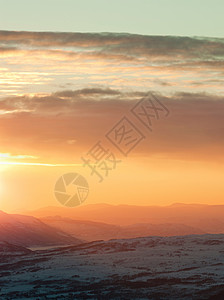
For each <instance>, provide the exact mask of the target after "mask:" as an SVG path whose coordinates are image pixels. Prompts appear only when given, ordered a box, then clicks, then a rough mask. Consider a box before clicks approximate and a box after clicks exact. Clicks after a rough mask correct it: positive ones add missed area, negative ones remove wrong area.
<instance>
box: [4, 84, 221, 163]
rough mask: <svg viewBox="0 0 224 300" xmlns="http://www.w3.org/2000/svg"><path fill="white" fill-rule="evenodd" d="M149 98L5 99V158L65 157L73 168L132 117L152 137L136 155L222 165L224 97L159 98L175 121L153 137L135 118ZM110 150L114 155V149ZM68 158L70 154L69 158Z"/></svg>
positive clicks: (105, 94) (82, 93) (86, 92)
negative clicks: (73, 161) (74, 160)
mask: <svg viewBox="0 0 224 300" xmlns="http://www.w3.org/2000/svg"><path fill="white" fill-rule="evenodd" d="M146 95H147V93H145V92H137V91H136V92H122V91H120V90H115V89H100V88H95V89H80V90H65V91H61V92H57V93H52V94H49V95H45V96H41V95H36V96H32V97H31V96H17V97H8V98H5V99H4V100H2V101H1V102H0V111H1V112H2V114H1V115H0V128H2V131H1V137H0V142H1V145H2V149H3V151H2V152H11V153H13V154H14V155H16V154H17V155H18V154H20V153H21V151H22V150H23V151H26V153H29V154H30V155H33V156H41V155H42V156H43V157H45V159H46V157H47V156H49V154H50V153H51V156H52V157H54V158H57V157H60V159H61V161H60V162H68V161H67V160H66V159H68V160H69V159H70V160H71V158H72V157H74V156H76V157H79V156H81V153H82V152H84V151H86V152H87V151H88V150H89V148H90V146H92V145H93V144H94V143H95V142H97V141H98V140H100V139H102V138H104V135H105V134H106V132H107V131H108V130H109V129H110V128H111V127H112V126H113V125H114V124H115V123H117V122H118V121H119V120H120V119H121V118H122V117H123V116H124V115H127V116H128V117H129V118H130V119H131V120H132V121H133V122H134V123H135V124H136V126H138V127H139V129H140V130H141V131H142V132H143V134H144V135H145V136H146V137H147V138H146V140H145V141H144V142H143V143H142V144H141V145H140V146H139V147H137V148H136V149H135V151H134V154H135V155H141V156H148V157H150V156H161V157H166V158H167V157H171V158H175V159H177V158H179V159H180V158H181V159H193V160H194V159H196V160H198V159H208V160H217V159H218V160H220V159H221V157H222V152H223V146H224V133H223V127H224V123H223V111H224V98H223V97H220V96H215V95H209V94H190V93H177V94H175V95H173V96H172V97H171V96H162V95H158V98H159V99H160V101H162V102H163V103H164V104H165V105H166V106H167V107H168V108H169V110H170V116H169V118H166V119H164V120H161V122H159V121H158V122H155V128H154V129H153V132H152V133H150V132H148V131H147V129H145V128H144V127H142V125H141V124H140V123H139V122H138V120H136V119H135V118H134V116H133V115H132V114H131V113H130V109H131V108H132V107H133V106H134V105H135V104H136V103H137V102H138V101H139V100H140V99H141V98H142V97H144V96H146ZM34 145H35V146H34ZM20 147H21V149H20ZM110 147H111V148H112V149H113V150H114V148H113V146H112V145H110ZM9 149H10V151H9ZM19 149H20V153H18V151H19ZM25 149H26V150H25ZM40 153H41V155H40ZM62 153H64V154H65V153H66V155H64V158H62V157H63V155H62ZM65 158H66V159H65Z"/></svg>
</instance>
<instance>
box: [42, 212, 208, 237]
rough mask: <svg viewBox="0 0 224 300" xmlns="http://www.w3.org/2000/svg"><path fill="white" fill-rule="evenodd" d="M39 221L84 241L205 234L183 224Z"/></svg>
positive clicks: (59, 219) (51, 219)
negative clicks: (125, 224)
mask: <svg viewBox="0 0 224 300" xmlns="http://www.w3.org/2000/svg"><path fill="white" fill-rule="evenodd" d="M41 221H42V222H44V223H45V224H47V225H49V226H51V227H55V228H57V229H59V230H62V231H64V232H66V233H68V234H70V235H72V236H75V237H77V238H79V239H82V240H86V241H95V240H109V239H123V238H136V237H145V236H175V235H189V234H204V233H205V232H203V231H202V230H200V229H197V228H193V227H190V226H186V225H183V224H133V225H128V226H119V225H111V224H105V223H100V222H93V221H77V220H72V219H69V218H62V217H59V216H57V217H45V218H41Z"/></svg>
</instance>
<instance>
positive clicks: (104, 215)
mask: <svg viewBox="0 0 224 300" xmlns="http://www.w3.org/2000/svg"><path fill="white" fill-rule="evenodd" d="M26 214H29V215H33V216H35V217H38V218H39V217H48V216H61V217H67V218H70V219H73V220H88V221H93V222H102V223H107V224H113V225H120V226H126V225H133V224H137V223H147V224H182V225H186V226H190V227H194V228H197V229H199V230H201V231H203V232H208V233H224V205H204V204H182V203H177V204H173V205H170V206H136V205H109V204H93V205H82V206H79V207H75V208H67V207H46V208H42V209H39V210H36V211H31V212H26Z"/></svg>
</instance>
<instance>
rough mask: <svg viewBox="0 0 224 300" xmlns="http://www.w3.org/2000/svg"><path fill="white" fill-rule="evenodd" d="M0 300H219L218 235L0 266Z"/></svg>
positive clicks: (151, 240)
mask: <svg viewBox="0 0 224 300" xmlns="http://www.w3.org/2000/svg"><path fill="white" fill-rule="evenodd" d="M0 270H1V274H2V275H1V278H0V283H1V285H0V286H1V290H0V299H153V300H154V299H163V300H170V299H172V300H173V299H178V300H179V299H189V300H190V299H198V300H199V299H203V300H205V299H210V300H212V299H216V300H218V299H224V235H221V234H220V235H192V236H184V237H183V236H179V237H144V238H136V239H127V240H125V239H123V240H111V241H106V242H105V241H96V242H91V243H86V244H82V245H77V246H69V247H64V248H60V249H56V250H45V251H36V252H31V253H30V254H26V255H24V256H18V258H16V257H15V260H14V261H12V262H8V263H0Z"/></svg>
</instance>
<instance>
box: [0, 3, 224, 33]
mask: <svg viewBox="0 0 224 300" xmlns="http://www.w3.org/2000/svg"><path fill="white" fill-rule="evenodd" d="M0 7H1V10H0V28H1V29H4V30H28V31H60V32H129V33H137V34H147V35H178V36H212V37H223V28H224V20H223V9H224V2H223V1H222V0H196V1H195V0H188V1H186V0H172V1H167V0H156V1H154V0H140V1H139V0H122V1H119V0H114V1H105V0H93V1H92V0H78V1H77V0H38V1H34V0H33V1H30V0H20V1H18V0H7V1H4V0H0Z"/></svg>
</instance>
